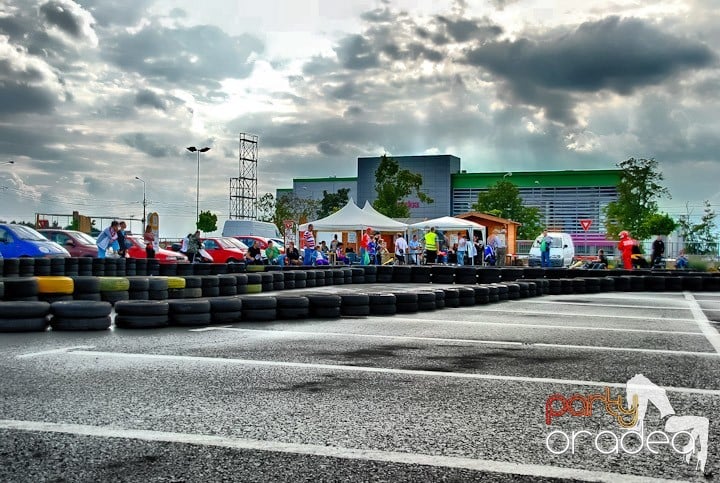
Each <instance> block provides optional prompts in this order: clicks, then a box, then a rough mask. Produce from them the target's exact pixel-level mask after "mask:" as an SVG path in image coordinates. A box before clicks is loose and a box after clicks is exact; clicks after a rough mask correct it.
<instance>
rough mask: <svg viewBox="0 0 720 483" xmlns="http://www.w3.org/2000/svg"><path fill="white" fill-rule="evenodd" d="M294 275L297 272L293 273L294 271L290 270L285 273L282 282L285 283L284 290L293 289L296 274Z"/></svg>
mask: <svg viewBox="0 0 720 483" xmlns="http://www.w3.org/2000/svg"><path fill="white" fill-rule="evenodd" d="M296 273H297V272H294V271H292V270H288V271H287V272H285V281H284V283H285V288H286V289H287V290H292V289H294V288H295V274H296Z"/></svg>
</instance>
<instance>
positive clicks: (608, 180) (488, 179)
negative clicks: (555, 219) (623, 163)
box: [452, 169, 622, 189]
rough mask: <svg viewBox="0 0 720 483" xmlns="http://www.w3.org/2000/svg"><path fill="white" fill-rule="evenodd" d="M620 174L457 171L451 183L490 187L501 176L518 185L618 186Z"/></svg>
mask: <svg viewBox="0 0 720 483" xmlns="http://www.w3.org/2000/svg"><path fill="white" fill-rule="evenodd" d="M508 173H511V174H508ZM621 176H622V170H620V169H578V170H574V169H573V170H563V171H512V172H511V171H504V172H495V173H456V174H453V175H452V187H453V188H480V189H482V188H489V187H491V186H492V185H494V184H495V183H497V182H498V181H500V180H502V179H506V180H507V181H509V182H511V183H512V184H514V185H515V186H517V187H518V188H562V187H584V186H617V184H618V183H619V182H620V177H621Z"/></svg>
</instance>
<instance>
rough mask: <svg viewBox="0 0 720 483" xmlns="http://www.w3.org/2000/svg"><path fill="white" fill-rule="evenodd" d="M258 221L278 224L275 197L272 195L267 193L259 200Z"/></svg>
mask: <svg viewBox="0 0 720 483" xmlns="http://www.w3.org/2000/svg"><path fill="white" fill-rule="evenodd" d="M257 213H258V215H257V216H258V221H269V222H272V223H275V224H277V222H276V220H275V197H274V196H273V195H272V193H265V194H264V195H262V196H261V197H260V198H258V200H257Z"/></svg>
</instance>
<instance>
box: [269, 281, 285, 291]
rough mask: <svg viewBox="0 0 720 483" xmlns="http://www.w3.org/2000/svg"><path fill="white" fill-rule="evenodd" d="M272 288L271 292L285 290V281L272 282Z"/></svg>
mask: <svg viewBox="0 0 720 483" xmlns="http://www.w3.org/2000/svg"><path fill="white" fill-rule="evenodd" d="M272 289H273V292H280V291H282V290H285V282H273V284H272Z"/></svg>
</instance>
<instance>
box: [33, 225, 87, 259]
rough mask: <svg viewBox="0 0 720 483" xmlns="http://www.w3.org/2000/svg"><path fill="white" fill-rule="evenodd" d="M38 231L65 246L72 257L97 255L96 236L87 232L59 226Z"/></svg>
mask: <svg viewBox="0 0 720 483" xmlns="http://www.w3.org/2000/svg"><path fill="white" fill-rule="evenodd" d="M38 232H39V233H41V234H42V235H43V236H44V237H45V238H47V239H48V240H50V241H54V242H55V243H57V244H58V245H60V246H61V247H63V248H65V249H66V250H67V251H68V252H69V253H70V256H72V257H97V254H98V249H97V245H96V244H95V238H93V237H91V236H90V235H88V234H87V233H83V232H81V231H75V230H61V229H59V228H57V229H56V228H42V229H40V230H38Z"/></svg>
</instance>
